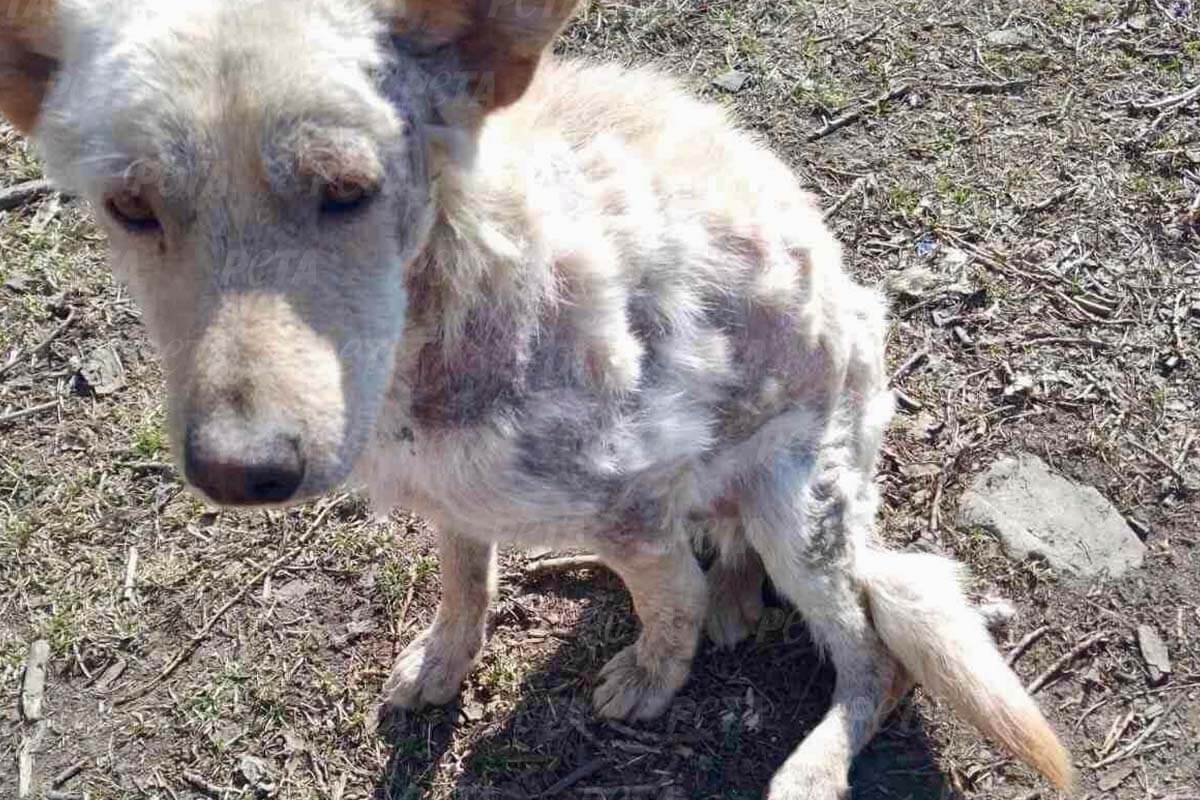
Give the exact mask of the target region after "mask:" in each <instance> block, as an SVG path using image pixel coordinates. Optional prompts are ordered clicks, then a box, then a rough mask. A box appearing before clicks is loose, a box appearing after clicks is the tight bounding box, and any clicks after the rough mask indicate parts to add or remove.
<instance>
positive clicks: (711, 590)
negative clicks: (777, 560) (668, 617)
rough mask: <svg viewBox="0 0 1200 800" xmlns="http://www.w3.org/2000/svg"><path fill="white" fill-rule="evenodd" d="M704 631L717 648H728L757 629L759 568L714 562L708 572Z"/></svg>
mask: <svg viewBox="0 0 1200 800" xmlns="http://www.w3.org/2000/svg"><path fill="white" fill-rule="evenodd" d="M707 580H708V615H707V618H706V619H705V621H704V630H705V632H706V633H707V634H708V638H709V639H711V640H712V643H713V644H715V645H716V646H717V647H725V648H732V647H735V646H736V645H737V644H738V643H739V642H741V641H743V640H744V639H747V638H749V636H750V635H751V634H752V633H754V631H755V630H757V629H758V623H759V620H761V619H762V615H763V598H762V583H763V574H762V567H761V566H759V565H758V564H757V562H755V563H754V564H753V565H751V564H748V563H740V564H728V563H725V562H722V561H718V562H717V563H716V564H714V565H713V566H712V568H711V569H710V570H709V571H708V575H707Z"/></svg>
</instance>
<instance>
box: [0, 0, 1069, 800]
mask: <svg viewBox="0 0 1200 800" xmlns="http://www.w3.org/2000/svg"><path fill="white" fill-rule="evenodd" d="M573 5H574V2H567V0H557V2H556V1H555V0H537V2H534V0H444V1H442V2H438V1H436V0H409V1H407V2H405V1H403V0H209V2H204V3H184V2H150V0H24V1H23V2H20V1H19V2H17V3H16V6H17V11H16V14H15V16H10V18H9V19H7V20H5V21H4V27H3V28H2V29H0V110H2V111H3V112H4V114H5V115H6V116H8V118H9V119H10V120H11V121H12V122H13V123H14V124H16V125H17V127H18V128H20V129H22V130H24V131H26V132H28V133H30V134H31V135H32V136H33V138H34V139H35V141H36V142H37V144H38V145H39V146H40V149H41V152H42V154H43V155H44V158H45V161H46V165H47V168H48V171H49V173H50V174H51V176H52V177H54V178H55V179H56V180H57V181H58V182H59V183H60V184H61V185H62V186H63V187H64V188H67V189H69V190H71V191H73V192H76V193H78V194H80V195H82V196H84V197H86V198H88V199H89V200H90V201H91V203H92V204H93V205H94V207H95V209H96V214H97V217H98V219H99V220H100V222H101V223H102V224H103V225H104V226H105V227H106V228H107V229H108V232H109V235H110V239H111V248H112V254H113V264H114V267H115V269H116V270H117V272H118V274H119V275H120V277H122V278H123V279H124V280H126V281H127V282H128V284H129V285H130V287H131V288H132V290H133V292H134V293H135V294H136V297H137V298H138V300H139V302H140V303H141V305H142V307H143V309H144V312H145V320H146V325H147V327H148V329H149V332H150V335H151V337H152V338H153V339H154V341H155V342H156V344H157V345H158V347H159V349H160V351H161V353H162V357H163V359H164V361H165V364H166V371H167V384H168V390H169V395H170V403H169V405H170V419H171V430H172V441H173V443H174V447H175V449H176V452H178V453H179V454H180V457H181V461H182V464H183V467H184V470H185V473H186V475H187V478H188V480H189V482H190V483H191V484H192V485H193V486H194V487H195V488H197V489H198V490H199V491H201V492H203V493H204V494H205V495H207V496H208V497H209V498H211V499H212V500H213V501H215V502H218V503H223V504H228V505H239V504H263V503H282V502H290V501H299V500H303V499H305V498H310V497H313V496H314V495H317V494H319V493H322V492H326V491H329V490H330V489H332V488H333V487H335V486H336V485H338V484H339V483H340V482H342V481H344V480H346V479H348V478H351V477H352V473H356V474H357V476H358V477H359V479H361V480H362V481H364V482H365V483H366V484H367V485H368V486H369V487H370V490H371V493H372V495H373V497H374V498H375V500H376V501H377V502H379V503H382V504H384V505H392V504H403V505H405V506H407V507H409V508H412V509H414V510H416V511H418V512H420V513H422V514H424V515H425V516H427V517H428V518H429V519H430V520H431V521H432V522H433V523H434V524H435V525H436V526H437V528H438V529H439V531H440V535H441V551H442V560H441V569H442V587H443V596H442V601H441V606H440V608H439V609H438V613H437V617H436V621H435V622H434V624H433V625H432V627H431V628H430V629H429V630H428V631H426V632H425V633H423V634H422V635H421V636H420V637H418V638H417V639H416V640H415V641H413V642H412V643H411V644H409V646H408V648H407V649H406V650H405V651H404V653H403V654H402V655H401V656H400V658H399V660H398V662H397V663H396V665H395V668H394V671H393V673H392V676H391V678H390V679H389V681H388V683H387V686H386V687H385V700H384V702H385V704H387V705H389V706H399V707H404V708H411V707H415V706H418V705H421V704H425V703H442V702H445V701H447V700H449V699H450V698H451V697H452V696H453V695H454V694H455V693H456V691H457V690H458V687H459V685H460V683H461V682H462V680H463V678H464V676H465V675H466V674H467V673H468V671H469V670H470V669H471V666H472V664H473V663H474V662H475V660H476V658H477V657H478V655H479V652H480V649H481V647H482V646H483V643H484V620H485V616H486V613H487V606H488V601H489V598H490V596H491V592H492V588H491V587H492V585H493V583H494V553H495V543H496V542H498V541H506V542H522V543H532V542H537V543H555V544H561V543H565V542H570V543H572V544H579V545H583V546H586V547H588V548H590V549H591V550H592V551H593V552H596V553H599V554H600V555H601V556H602V557H603V558H604V559H605V560H606V561H607V563H609V564H610V565H611V566H612V568H613V569H614V570H615V571H616V572H617V573H619V574H620V576H621V577H622V579H623V580H624V581H625V583H626V584H627V585H628V587H629V589H630V591H631V592H632V594H633V599H634V603H635V606H636V608H637V613H638V616H639V617H640V619H641V623H642V632H641V635H640V636H639V638H638V640H637V642H636V643H635V644H633V645H631V646H630V647H628V648H626V649H625V650H623V651H621V652H620V653H618V654H617V655H616V657H615V658H613V659H612V661H610V662H609V663H608V665H607V666H605V667H604V668H603V670H601V672H600V681H599V684H598V686H597V688H596V692H595V706H596V711H597V713H599V714H601V715H603V716H607V717H617V718H627V719H641V718H650V717H654V716H656V715H658V714H661V713H662V712H663V711H664V709H666V708H667V706H668V705H669V704H670V702H671V698H672V696H673V695H674V694H675V692H676V691H677V690H678V689H679V688H680V687H681V686H682V685H683V684H684V682H685V681H686V680H687V676H688V671H689V668H690V664H691V660H692V657H693V655H694V654H695V651H696V646H697V641H698V639H699V636H700V634H701V631H702V629H703V628H704V627H705V624H706V620H707V627H708V630H709V632H710V634H711V635H712V636H713V637H714V638H715V639H716V640H717V641H718V642H719V643H721V644H732V643H734V642H736V641H737V640H738V639H739V638H741V637H742V636H744V635H745V634H746V633H747V632H748V631H749V630H750V629H751V627H752V626H753V624H754V623H755V621H756V617H757V615H758V613H759V612H760V611H761V605H760V601H759V592H760V584H761V581H762V571H763V567H764V566H765V568H766V572H767V573H768V574H769V575H770V577H771V578H772V579H773V581H774V583H775V585H776V586H777V587H778V589H779V591H780V592H782V594H784V595H785V596H786V597H787V598H788V599H789V600H791V601H792V602H793V603H795V604H796V606H797V607H798V608H799V609H800V610H801V611H802V612H803V614H804V617H805V619H806V620H807V622H808V624H809V626H810V627H811V629H812V632H813V634H814V635H815V637H816V639H817V640H818V641H819V642H820V644H821V645H822V646H823V647H824V648H825V649H826V650H827V652H828V654H829V656H830V657H831V658H832V660H833V663H834V665H835V667H836V669H837V687H836V690H835V693H834V698H833V704H832V707H831V708H830V710H829V712H828V715H827V716H826V717H825V719H824V720H823V721H822V722H821V723H820V724H819V726H818V727H817V728H816V729H815V730H814V731H813V732H812V734H811V735H810V736H809V737H808V738H807V739H806V740H805V741H804V742H803V744H802V745H801V746H800V748H799V749H798V750H797V751H796V753H795V754H793V755H792V756H791V757H790V758H789V759H788V760H787V762H786V763H785V764H784V765H783V767H782V768H781V770H780V771H779V773H778V774H777V775H776V777H775V778H774V780H773V782H772V785H771V788H770V797H771V798H772V799H773V800H784V798H788V799H789V800H791V799H793V798H794V799H795V800H813V799H816V800H827V799H831V798H835V797H839V796H841V795H842V794H843V793H844V792H845V791H846V788H847V773H848V770H849V767H850V762H851V759H852V758H853V757H854V755H855V754H856V753H857V752H858V751H859V750H860V749H861V748H862V747H863V745H864V744H865V743H866V742H867V741H868V740H869V739H870V738H871V736H872V735H873V733H874V731H875V729H876V727H877V724H878V722H879V719H880V716H881V715H882V714H883V713H884V712H885V711H886V709H888V708H889V707H890V705H891V704H892V703H893V702H894V701H895V700H896V699H897V698H898V697H899V696H901V695H902V694H903V693H904V692H906V691H907V689H908V687H909V686H910V683H911V680H912V679H915V680H917V681H919V682H921V683H923V684H925V685H926V686H927V687H928V688H929V689H930V690H931V691H933V692H935V693H937V694H940V695H941V696H943V697H945V698H946V699H947V700H949V701H950V702H951V703H952V704H953V705H954V707H955V708H957V709H958V710H959V711H960V712H961V713H963V714H964V715H965V716H967V717H968V718H969V719H970V720H971V721H972V722H974V723H975V724H976V725H977V726H978V727H979V728H981V729H982V730H983V731H985V732H986V733H988V734H990V735H991V736H992V737H993V738H995V739H996V740H997V741H999V742H1001V743H1003V744H1004V745H1006V746H1007V747H1008V748H1009V749H1010V750H1012V751H1013V752H1014V753H1015V754H1016V755H1018V756H1020V757H1021V758H1022V759H1024V760H1025V761H1027V762H1028V763H1030V764H1032V765H1033V766H1035V767H1037V768H1038V769H1039V770H1041V771H1042V772H1043V773H1044V774H1046V775H1047V776H1048V777H1049V778H1050V779H1051V780H1053V781H1054V782H1055V783H1057V784H1059V785H1062V786H1066V785H1069V784H1070V782H1071V767H1070V764H1069V761H1068V758H1067V754H1066V752H1065V751H1064V750H1063V748H1062V747H1061V746H1060V744H1059V743H1058V740H1057V739H1056V738H1055V735H1054V733H1053V732H1052V731H1051V730H1050V728H1049V727H1048V726H1047V724H1046V723H1045V721H1044V720H1043V718H1042V715H1041V714H1040V713H1039V711H1038V709H1037V707H1036V706H1035V704H1034V703H1033V701H1032V700H1031V699H1030V697H1029V696H1028V695H1027V694H1026V693H1025V691H1024V690H1023V688H1022V687H1021V684H1020V683H1019V681H1018V680H1017V678H1016V677H1015V676H1014V675H1013V673H1012V672H1011V671H1010V670H1009V669H1008V667H1007V666H1005V664H1004V661H1003V660H1002V659H1001V657H1000V656H999V654H998V653H997V651H996V649H995V646H994V645H993V643H992V642H991V640H990V638H989V636H988V634H987V632H986V631H985V629H984V626H983V624H982V622H981V620H980V618H979V615H978V614H977V613H976V612H975V611H973V610H972V609H971V608H970V607H969V606H968V605H967V603H966V601H965V600H964V598H963V595H962V593H961V591H960V589H959V586H958V578H957V575H956V570H955V567H954V566H953V564H952V563H951V562H949V561H946V560H943V559H941V558H937V557H934V556H931V555H909V554H899V553H889V552H886V551H885V550H883V549H881V548H880V547H879V546H878V544H876V543H875V542H874V541H873V537H872V526H873V520H874V517H875V513H876V506H877V503H878V499H877V492H876V488H875V486H874V483H873V477H874V469H875V459H876V453H877V451H878V448H879V445H880V437H881V435H882V432H883V429H884V426H885V425H886V424H887V421H888V418H889V416H890V414H891V408H892V403H891V395H890V393H889V391H888V388H887V385H886V379H885V375H884V369H883V361H882V355H883V337H884V312H883V306H882V303H881V301H880V299H879V297H878V296H877V295H876V294H875V293H874V292H872V291H869V290H867V289H864V288H862V287H859V286H857V285H855V284H854V283H853V282H852V281H851V280H850V279H849V278H848V277H847V276H846V274H845V273H844V272H843V271H842V268H841V264H840V253H839V249H838V246H837V244H836V243H835V242H834V240H833V239H832V238H831V235H830V233H829V231H828V230H827V228H826V227H825V225H824V224H823V222H822V217H821V212H820V211H819V210H818V208H817V207H816V205H815V204H814V202H813V200H812V199H811V198H810V197H809V196H808V195H806V194H805V193H804V192H802V191H801V190H800V188H799V187H798V185H797V182H796V180H795V178H794V177H793V176H792V175H791V174H790V173H789V171H788V170H787V169H786V168H785V167H784V166H783V164H781V163H780V162H779V161H778V160H777V159H776V158H775V157H773V156H772V155H771V154H769V153H768V152H767V151H766V150H765V149H764V148H763V147H762V146H760V145H759V144H757V143H756V142H754V141H753V140H752V139H751V138H750V137H748V136H746V135H744V134H742V133H739V132H738V131H736V130H734V129H733V127H731V125H730V124H729V123H728V122H727V121H726V119H725V117H724V116H723V114H722V113H721V112H720V111H719V110H717V109H715V108H712V107H710V106H706V105H702V104H700V103H698V102H696V101H695V100H693V99H691V98H689V97H688V96H686V95H685V94H684V93H682V92H681V91H680V90H679V89H678V88H677V87H676V86H675V85H674V84H673V83H672V82H670V81H669V80H667V79H665V78H663V77H661V76H658V75H655V74H653V73H649V72H643V71H629V70H624V69H620V68H617V67H615V66H601V65H592V64H584V63H573V62H560V61H552V60H549V59H546V58H543V51H544V50H545V49H546V48H547V46H548V45H549V44H550V42H551V40H552V39H553V37H554V36H555V34H556V33H557V32H558V30H559V29H560V28H561V27H562V26H563V24H565V22H566V21H567V19H568V18H569V16H570V13H571V11H572V6H573ZM694 537H704V538H705V539H707V540H708V541H710V542H712V543H715V544H716V545H717V546H718V547H719V549H720V552H721V557H720V558H719V559H718V561H717V563H716V565H715V566H714V567H713V568H712V570H711V571H710V573H709V574H708V575H707V576H706V575H705V574H703V573H702V572H701V571H700V569H699V568H698V567H697V564H696V561H695V559H694V558H693V556H692V553H691V542H692V540H693V538H694ZM910 676H911V677H910Z"/></svg>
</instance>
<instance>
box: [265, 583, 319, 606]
mask: <svg viewBox="0 0 1200 800" xmlns="http://www.w3.org/2000/svg"><path fill="white" fill-rule="evenodd" d="M312 590H313V584H312V583H309V582H308V581H306V580H301V579H300V578H296V579H294V580H290V581H288V582H287V583H285V584H284V585H283V586H280V587H279V588H278V589H276V590H275V591H274V592H273V594H274V596H275V597H277V598H278V599H279V600H281V601H283V602H284V603H295V602H297V601H299V600H303V599H304V596H305V595H306V594H308V593H309V592H311V591H312Z"/></svg>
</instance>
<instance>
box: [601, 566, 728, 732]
mask: <svg viewBox="0 0 1200 800" xmlns="http://www.w3.org/2000/svg"><path fill="white" fill-rule="evenodd" d="M599 549H600V552H601V557H602V558H603V559H604V560H605V562H606V563H607V564H608V565H609V566H610V567H611V568H612V569H613V571H614V572H616V573H617V574H618V575H620V576H621V579H622V580H623V581H624V582H625V585H626V586H627V587H629V591H630V593H631V594H632V595H633V605H634V608H635V609H636V610H637V615H638V618H639V619H640V620H641V623H642V633H641V635H640V636H638V639H637V641H636V642H634V643H633V644H631V645H629V646H628V647H626V648H625V649H624V650H622V651H621V652H619V653H617V654H616V655H615V656H614V657H613V658H612V660H611V661H609V662H608V664H606V665H605V666H604V668H603V669H602V670H601V671H600V685H599V686H598V687H597V688H596V693H595V696H594V697H593V700H594V702H595V706H596V711H597V713H599V714H600V715H601V716H604V717H611V718H614V719H652V718H654V717H657V716H658V715H660V714H662V713H663V711H665V710H666V709H667V706H668V705H670V703H671V698H673V697H674V696H675V692H677V691H679V688H680V687H682V686H683V684H684V683H685V682H686V681H687V677H688V673H689V672H690V671H691V666H692V657H693V656H694V655H695V654H696V646H697V644H698V640H699V637H700V629H701V627H702V625H703V624H704V613H705V609H706V605H707V586H706V584H705V580H704V573H703V572H701V570H700V567H699V565H697V564H696V559H695V557H694V556H693V555H692V550H691V547H690V546H689V545H688V544H687V543H685V542H665V543H661V544H654V545H643V546H635V547H629V548H622V549H616V550H609V549H608V548H599Z"/></svg>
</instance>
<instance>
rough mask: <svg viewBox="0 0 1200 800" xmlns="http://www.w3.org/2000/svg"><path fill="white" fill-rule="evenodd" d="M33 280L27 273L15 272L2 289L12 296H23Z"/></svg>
mask: <svg viewBox="0 0 1200 800" xmlns="http://www.w3.org/2000/svg"><path fill="white" fill-rule="evenodd" d="M32 284H33V278H32V277H31V276H30V275H29V273H28V272H15V273H13V274H12V275H10V276H9V278H8V280H6V281H5V282H4V288H5V289H7V290H8V291H10V292H12V293H13V294H25V293H26V292H28V291H29V290H30V289H31V288H32Z"/></svg>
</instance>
